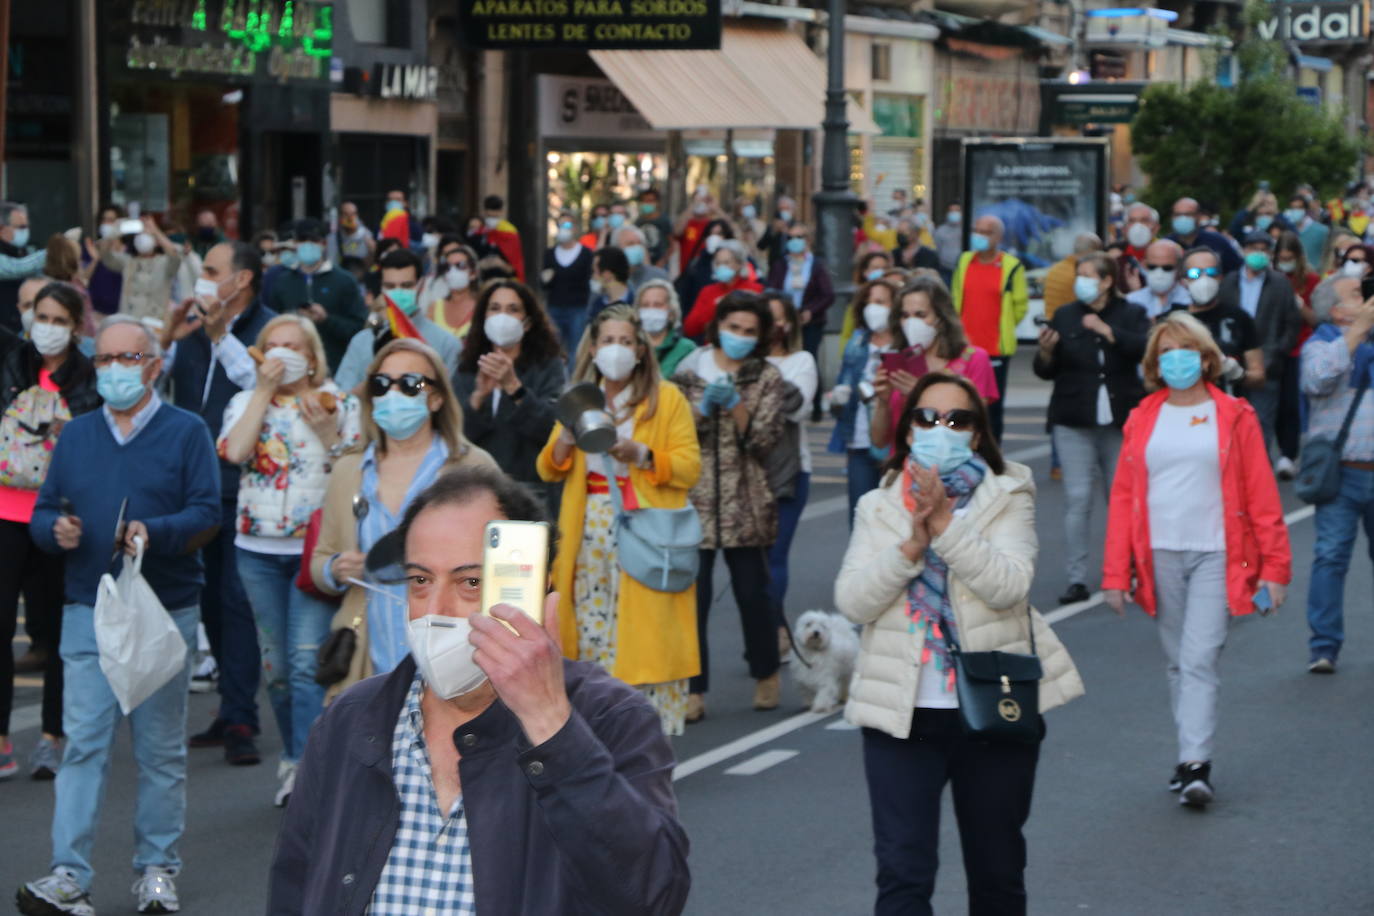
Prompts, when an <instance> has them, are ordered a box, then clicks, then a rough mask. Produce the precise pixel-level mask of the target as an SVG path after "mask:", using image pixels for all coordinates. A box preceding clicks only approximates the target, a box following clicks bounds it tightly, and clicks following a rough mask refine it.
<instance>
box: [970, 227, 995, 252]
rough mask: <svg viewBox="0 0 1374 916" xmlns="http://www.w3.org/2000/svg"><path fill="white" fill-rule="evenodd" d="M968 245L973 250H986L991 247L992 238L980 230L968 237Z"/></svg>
mask: <svg viewBox="0 0 1374 916" xmlns="http://www.w3.org/2000/svg"><path fill="white" fill-rule="evenodd" d="M968 247H969V248H970V249H972V250H973V251H987V250H988V249H989V248H991V247H992V239H990V238H988V237H987V236H986V235H983V234H982V233H981V232H975V233H973V235H970V236H969V237H968Z"/></svg>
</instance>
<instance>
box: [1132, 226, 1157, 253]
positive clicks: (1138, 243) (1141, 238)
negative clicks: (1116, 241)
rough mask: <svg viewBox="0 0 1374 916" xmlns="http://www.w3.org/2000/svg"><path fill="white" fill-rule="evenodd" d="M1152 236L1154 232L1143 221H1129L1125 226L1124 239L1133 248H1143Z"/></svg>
mask: <svg viewBox="0 0 1374 916" xmlns="http://www.w3.org/2000/svg"><path fill="white" fill-rule="evenodd" d="M1154 237H1155V234H1154V233H1153V232H1151V231H1150V227H1149V226H1147V225H1145V224H1144V223H1131V224H1130V225H1129V226H1127V227H1126V241H1128V242H1130V243H1131V245H1132V246H1133V247H1135V248H1144V247H1145V246H1146V245H1148V244H1150V239H1152V238H1154Z"/></svg>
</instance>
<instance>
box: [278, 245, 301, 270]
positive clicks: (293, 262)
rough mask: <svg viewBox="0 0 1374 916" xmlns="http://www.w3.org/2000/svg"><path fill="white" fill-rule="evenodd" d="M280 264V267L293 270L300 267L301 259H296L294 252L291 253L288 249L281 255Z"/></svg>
mask: <svg viewBox="0 0 1374 916" xmlns="http://www.w3.org/2000/svg"><path fill="white" fill-rule="evenodd" d="M280 263H281V266H282V267H286V268H290V269H292V270H294V269H295V268H296V267H297V266H299V265H300V263H301V259H300V258H298V257H296V252H294V251H292V250H291V249H290V248H286V249H284V250H283V251H282V253H281V258H280Z"/></svg>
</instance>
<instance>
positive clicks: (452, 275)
mask: <svg viewBox="0 0 1374 916" xmlns="http://www.w3.org/2000/svg"><path fill="white" fill-rule="evenodd" d="M444 281H445V282H446V283H448V288H449V289H467V288H468V283H470V282H471V281H472V274H470V273H468V272H467V271H466V270H459V269H458V268H457V267H450V268H449V269H448V270H447V271H446V272H445V273H444Z"/></svg>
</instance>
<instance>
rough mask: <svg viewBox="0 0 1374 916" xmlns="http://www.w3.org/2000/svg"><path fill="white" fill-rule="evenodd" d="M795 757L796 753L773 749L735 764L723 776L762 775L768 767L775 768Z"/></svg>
mask: <svg viewBox="0 0 1374 916" xmlns="http://www.w3.org/2000/svg"><path fill="white" fill-rule="evenodd" d="M795 756H797V752H796V751H784V750H778V749H774V750H771V751H764V752H763V753H762V754H759V755H758V756H757V757H750V758H749V759H748V760H746V761H744V762H743V763H738V764H735V765H734V766H732V767H730V769H728V770H726V771H725V775H726V776H753V775H755V774H757V773H762V772H763V771H764V770H766V769H768V768H769V767H773V766H777V765H778V764H780V763H782V762H783V761H784V760H791V759H792V758H793V757H795Z"/></svg>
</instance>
